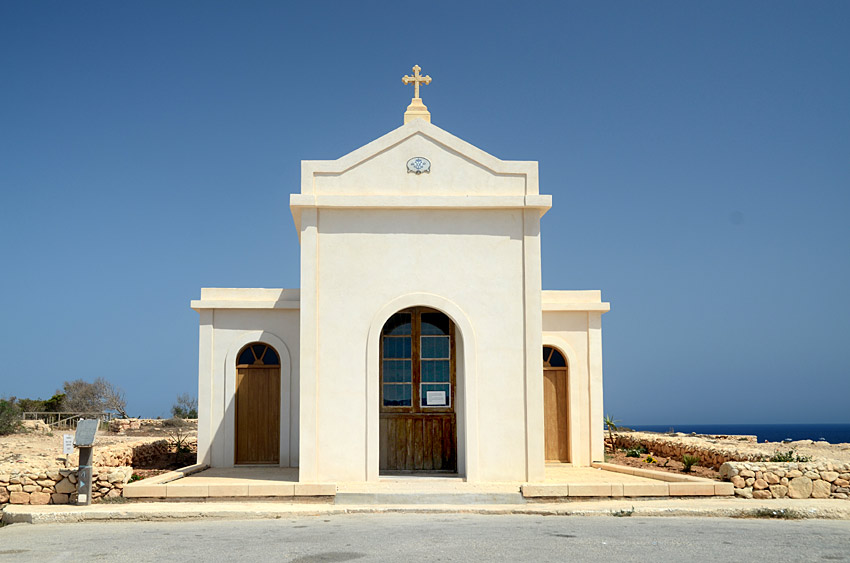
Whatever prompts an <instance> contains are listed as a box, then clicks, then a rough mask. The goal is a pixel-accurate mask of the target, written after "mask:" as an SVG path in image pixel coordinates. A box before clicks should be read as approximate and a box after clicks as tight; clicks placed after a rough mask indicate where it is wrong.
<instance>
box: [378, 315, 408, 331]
mask: <svg viewBox="0 0 850 563" xmlns="http://www.w3.org/2000/svg"><path fill="white" fill-rule="evenodd" d="M410 322H411V314H410V313H396V314H395V315H393V316H392V317H390V318H389V320H388V321H387V322H386V323H385V324H384V330H383V334H393V335H405V334H411V332H410Z"/></svg>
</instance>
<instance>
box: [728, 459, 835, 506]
mask: <svg viewBox="0 0 850 563" xmlns="http://www.w3.org/2000/svg"><path fill="white" fill-rule="evenodd" d="M720 475H721V477H723V478H724V479H725V480H726V481H731V482H732V485H733V486H734V487H735V494H736V495H737V496H740V497H744V498H757V499H768V498H785V497H788V498H837V499H848V498H850V463H844V464H836V463H832V462H828V461H825V462H804V463H803V462H797V463H794V462H788V463H779V462H746V461H744V462H735V461H730V462H726V463H724V464H723V465H721V466H720Z"/></svg>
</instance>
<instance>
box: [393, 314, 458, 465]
mask: <svg viewBox="0 0 850 563" xmlns="http://www.w3.org/2000/svg"><path fill="white" fill-rule="evenodd" d="M455 358H456V352H455V327H454V323H452V321H451V319H449V317H448V316H446V315H445V314H444V313H441V312H439V311H436V310H434V309H428V308H425V307H416V308H412V309H405V310H403V311H400V312H398V313H396V314H395V315H393V316H392V317H390V319H389V320H388V321H387V322H386V324H385V325H384V328H383V331H382V333H381V368H380V372H381V385H380V387H381V394H380V395H381V396H380V401H381V407H380V469H381V471H384V472H393V471H394V472H414V471H417V472H418V471H436V472H448V473H454V472H457V416H456V412H455V403H456V394H455V379H456V377H455V372H456V365H455V364H456V359H455Z"/></svg>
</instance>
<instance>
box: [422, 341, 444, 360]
mask: <svg viewBox="0 0 850 563" xmlns="http://www.w3.org/2000/svg"><path fill="white" fill-rule="evenodd" d="M422 357H423V358H448V357H449V337H448V336H423V337H422Z"/></svg>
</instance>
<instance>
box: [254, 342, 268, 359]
mask: <svg viewBox="0 0 850 563" xmlns="http://www.w3.org/2000/svg"><path fill="white" fill-rule="evenodd" d="M251 350H253V351H254V356H256V358H257V359H258V360H259V359H260V358H262V357H263V354H264V353H265V352H266V345H265V344H254V345H253V346H251ZM252 363H253V362H252Z"/></svg>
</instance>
